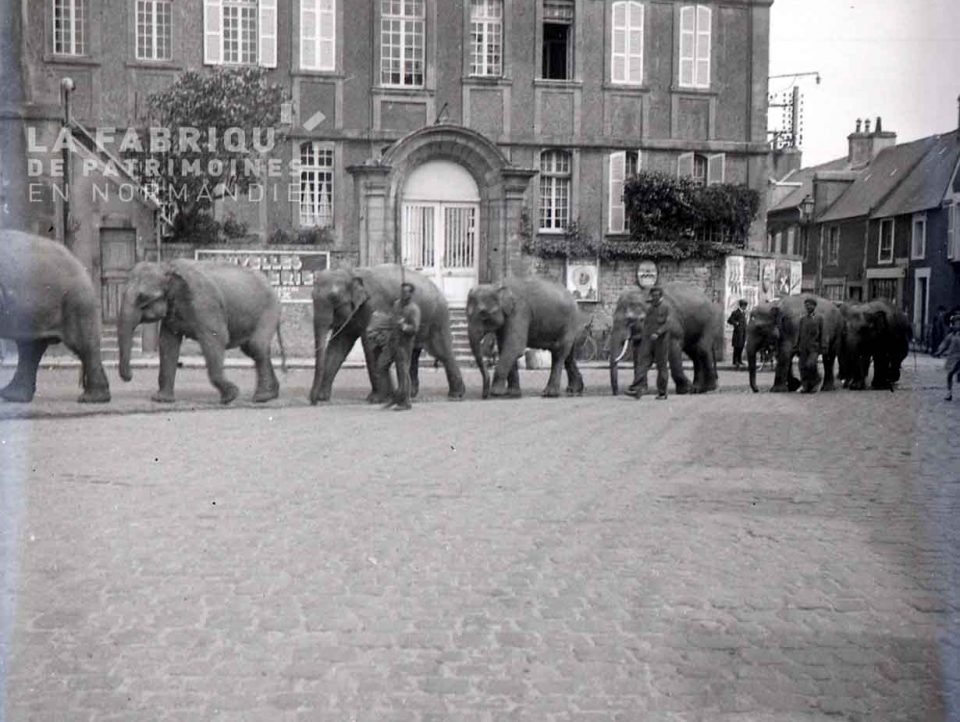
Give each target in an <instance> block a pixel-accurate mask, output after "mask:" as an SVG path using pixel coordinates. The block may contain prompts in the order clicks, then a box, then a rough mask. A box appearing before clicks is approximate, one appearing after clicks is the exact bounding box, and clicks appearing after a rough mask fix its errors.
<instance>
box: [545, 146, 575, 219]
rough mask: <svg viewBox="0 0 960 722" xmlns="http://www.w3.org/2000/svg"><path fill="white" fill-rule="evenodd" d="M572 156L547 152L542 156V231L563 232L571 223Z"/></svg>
mask: <svg viewBox="0 0 960 722" xmlns="http://www.w3.org/2000/svg"><path fill="white" fill-rule="evenodd" d="M571 179H572V174H571V164H570V154H569V153H567V152H566V151H562V150H546V151H544V152H543V153H541V154H540V230H541V231H562V230H563V229H564V228H566V227H567V224H568V223H569V222H570V186H571Z"/></svg>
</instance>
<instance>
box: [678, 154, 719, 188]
mask: <svg viewBox="0 0 960 722" xmlns="http://www.w3.org/2000/svg"><path fill="white" fill-rule="evenodd" d="M725 166H726V157H725V155H724V154H723V153H716V154H715V155H700V154H699V153H681V154H680V157H678V158H677V175H678V176H679V177H680V178H693V180H694V182H695V183H696V184H697V185H701V186H702V185H713V184H714V183H723V181H724V176H725V175H726V167H725Z"/></svg>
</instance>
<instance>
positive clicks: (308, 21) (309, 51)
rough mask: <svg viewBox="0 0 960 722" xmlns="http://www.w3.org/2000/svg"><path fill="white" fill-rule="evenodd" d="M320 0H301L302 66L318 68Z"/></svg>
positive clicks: (305, 68)
mask: <svg viewBox="0 0 960 722" xmlns="http://www.w3.org/2000/svg"><path fill="white" fill-rule="evenodd" d="M319 4H320V3H319V0H300V67H301V68H302V69H303V70H316V69H317V68H318V67H319V61H318V59H317V35H318V27H317V26H318V25H319V23H320V21H319V18H318V13H319V10H320V8H319Z"/></svg>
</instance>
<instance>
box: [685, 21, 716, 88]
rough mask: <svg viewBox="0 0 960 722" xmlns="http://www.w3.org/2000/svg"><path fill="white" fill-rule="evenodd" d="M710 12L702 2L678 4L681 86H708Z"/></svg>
mask: <svg viewBox="0 0 960 722" xmlns="http://www.w3.org/2000/svg"><path fill="white" fill-rule="evenodd" d="M712 22H713V12H712V11H711V10H710V8H708V7H707V6H705V5H686V6H684V7H682V8H680V42H679V45H680V49H679V56H680V78H679V83H680V86H681V87H685V88H709V87H710V53H711V45H712V37H711V35H712Z"/></svg>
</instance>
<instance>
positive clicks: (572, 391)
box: [567, 381, 585, 396]
mask: <svg viewBox="0 0 960 722" xmlns="http://www.w3.org/2000/svg"><path fill="white" fill-rule="evenodd" d="M584 388H585V387H584V385H583V381H581V382H580V383H578V384H572V385H570V386H567V396H583V389H584Z"/></svg>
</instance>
